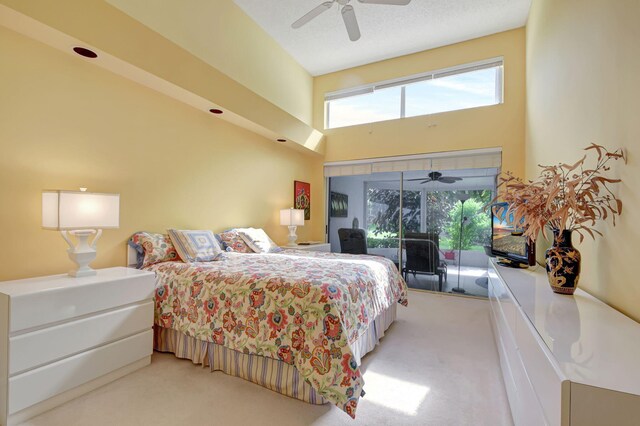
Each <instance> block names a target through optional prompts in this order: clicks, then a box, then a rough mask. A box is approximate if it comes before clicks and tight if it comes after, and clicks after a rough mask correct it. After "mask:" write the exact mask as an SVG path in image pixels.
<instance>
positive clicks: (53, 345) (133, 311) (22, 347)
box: [9, 301, 153, 376]
mask: <svg viewBox="0 0 640 426" xmlns="http://www.w3.org/2000/svg"><path fill="white" fill-rule="evenodd" d="M152 326H153V302H152V301H147V302H141V303H137V304H135V305H130V306H127V307H124V308H119V309H116V310H112V311H107V312H103V313H100V314H97V315H93V316H87V317H82V318H79V319H77V320H74V321H71V322H65V323H62V324H58V325H56V326H53V327H49V328H45V329H41V330H37V331H34V332H31V333H26V334H20V335H18V336H14V337H11V338H10V339H9V354H10V355H9V360H10V364H9V375H10V376H13V375H15V374H17V373H20V372H22V371H25V370H28V369H31V368H35V367H38V366H41V365H44V364H47V363H50V362H53V361H56V360H59V359H61V358H64V357H67V356H70V355H73V354H75V353H78V352H81V351H84V350H87V349H90V348H93V347H96V346H100V345H103V344H105V343H109V342H113V341H115V340H118V339H122V338H123V337H127V336H130V335H132V334H136V333H139V332H142V331H146V330H149V329H151V327H152Z"/></svg>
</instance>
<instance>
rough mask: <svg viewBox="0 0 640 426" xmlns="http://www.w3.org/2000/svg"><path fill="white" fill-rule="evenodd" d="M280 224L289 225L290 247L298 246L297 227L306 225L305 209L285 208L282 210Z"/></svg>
mask: <svg viewBox="0 0 640 426" xmlns="http://www.w3.org/2000/svg"><path fill="white" fill-rule="evenodd" d="M280 225H284V226H288V227H289V244H287V245H288V246H289V247H295V246H296V240H297V239H298V236H297V235H296V228H297V227H298V226H304V210H298V209H294V208H291V209H283V210H280Z"/></svg>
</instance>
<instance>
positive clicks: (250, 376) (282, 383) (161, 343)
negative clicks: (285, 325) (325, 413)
mask: <svg viewBox="0 0 640 426" xmlns="http://www.w3.org/2000/svg"><path fill="white" fill-rule="evenodd" d="M395 318H396V304H393V305H392V306H391V307H390V308H388V309H387V310H386V311H383V312H382V313H381V314H380V315H378V317H376V319H375V320H374V321H373V322H371V324H370V325H369V328H368V329H367V331H366V332H365V333H364V334H362V335H361V336H360V337H359V338H358V339H357V340H356V341H355V342H354V343H353V344H352V345H351V347H352V352H353V355H354V358H355V359H356V360H357V362H358V365H360V362H361V359H362V357H363V356H364V355H365V354H366V353H367V352H370V351H372V350H373V349H374V348H375V346H376V344H377V343H378V342H379V341H380V338H381V337H382V336H384V332H385V331H386V330H387V329H388V328H389V326H390V325H391V323H392V322H393V321H394V320H395ZM153 334H154V338H153V348H154V349H155V350H156V351H158V352H171V353H173V354H174V355H175V356H176V357H178V358H183V359H190V360H191V361H192V362H193V363H194V364H199V365H202V366H203V367H207V366H208V367H209V368H210V370H211V371H222V372H224V373H226V374H228V375H230V376H236V377H241V378H243V379H245V380H248V381H250V382H253V383H256V384H258V385H260V386H263V387H265V388H267V389H271V390H272V391H275V392H278V393H281V394H283V395H286V396H289V397H291V398H296V399H299V400H301V401H305V402H308V403H310V404H318V405H321V404H326V403H328V402H329V401H327V400H326V399H324V398H323V397H322V396H321V395H318V394H317V392H316V391H315V389H313V388H312V387H311V385H309V383H307V382H306V380H304V379H302V378H301V377H300V374H299V373H298V370H297V369H296V368H295V367H294V366H292V365H289V364H287V363H285V362H282V361H280V360H279V359H273V358H269V357H264V356H261V355H255V354H245V353H243V352H239V351H235V350H233V349H229V348H226V347H224V346H221V345H217V344H215V343H213V342H207V341H203V340H198V339H196V338H194V337H190V336H187V335H186V334H183V333H181V332H179V331H176V330H172V329H169V328H164V327H160V326H158V325H155V326H154V333H153Z"/></svg>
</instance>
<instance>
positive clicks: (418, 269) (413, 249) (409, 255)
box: [402, 238, 447, 291]
mask: <svg viewBox="0 0 640 426" xmlns="http://www.w3.org/2000/svg"><path fill="white" fill-rule="evenodd" d="M404 245H405V249H406V261H405V265H404V268H403V269H402V272H404V279H405V281H406V280H407V278H408V275H409V273H411V274H413V277H414V278H415V277H416V275H417V274H423V275H437V276H438V291H442V281H443V278H444V279H445V281H446V276H447V267H446V264H444V265H443V262H441V261H440V251H439V250H438V246H437V245H436V243H434V242H433V241H431V240H425V239H408V238H407V239H405V241H404Z"/></svg>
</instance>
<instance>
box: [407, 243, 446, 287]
mask: <svg viewBox="0 0 640 426" xmlns="http://www.w3.org/2000/svg"><path fill="white" fill-rule="evenodd" d="M404 237H405V239H407V240H431V241H433V242H434V243H435V244H436V247H437V248H438V259H440V263H439V265H440V267H441V268H443V269H444V281H445V282H447V279H448V278H449V276H448V273H447V262H446V261H445V260H444V259H442V258H441V256H440V255H441V254H442V255H444V254H445V253H444V252H443V251H442V250H440V234H438V233H437V232H407V233H406V234H404Z"/></svg>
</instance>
